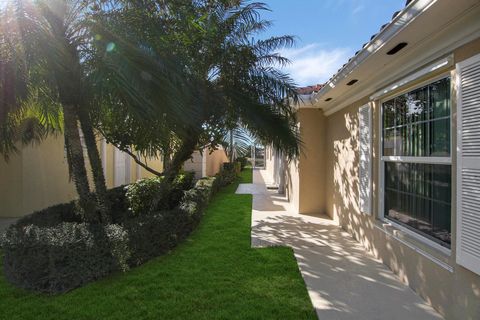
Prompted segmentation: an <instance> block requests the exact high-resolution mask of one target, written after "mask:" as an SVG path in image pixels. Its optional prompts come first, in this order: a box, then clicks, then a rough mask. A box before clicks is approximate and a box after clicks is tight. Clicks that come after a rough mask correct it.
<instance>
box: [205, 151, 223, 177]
mask: <svg viewBox="0 0 480 320" xmlns="http://www.w3.org/2000/svg"><path fill="white" fill-rule="evenodd" d="M204 155H205V157H206V175H207V177H213V176H214V175H216V174H217V173H218V172H220V170H221V169H222V166H223V164H224V163H225V162H229V160H228V157H227V155H226V154H225V150H223V149H217V150H214V151H213V152H212V153H210V152H209V151H208V150H205V151H204Z"/></svg>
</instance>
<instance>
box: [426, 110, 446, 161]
mask: <svg viewBox="0 0 480 320" xmlns="http://www.w3.org/2000/svg"><path fill="white" fill-rule="evenodd" d="M430 131H431V133H430V135H431V138H430V141H431V144H432V151H431V156H435V157H445V156H448V155H450V118H444V119H440V120H435V121H433V122H432V123H431V124H430Z"/></svg>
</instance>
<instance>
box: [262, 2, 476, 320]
mask: <svg viewBox="0 0 480 320" xmlns="http://www.w3.org/2000/svg"><path fill="white" fill-rule="evenodd" d="M316 89H317V90H311V91H317V92H312V93H311V94H310V96H309V97H308V98H307V99H304V102H303V103H301V104H300V105H299V106H298V109H297V115H298V128H299V130H300V134H301V138H302V141H303V143H304V149H303V153H302V154H301V156H300V158H299V159H298V161H295V162H292V163H286V162H285V161H284V160H283V159H282V157H281V155H280V154H278V153H277V152H275V151H273V150H269V151H268V152H267V170H268V171H269V172H270V173H271V174H272V180H274V181H278V184H279V185H280V184H281V183H280V181H284V187H283V188H284V189H285V192H286V194H287V195H288V198H289V201H290V203H291V207H292V209H293V210H294V211H296V212H298V213H301V214H327V215H329V216H330V217H331V218H332V219H334V220H335V221H338V223H339V224H340V225H341V226H342V227H343V228H344V229H345V230H347V231H348V232H349V233H350V234H352V235H353V236H354V237H355V238H356V239H357V240H358V241H359V242H361V243H362V244H363V245H364V246H365V248H366V249H367V250H368V251H370V252H371V253H372V254H373V255H375V256H376V257H377V258H379V259H380V260H382V261H383V263H385V264H386V265H388V266H389V267H390V268H391V269H392V270H393V271H394V272H395V273H396V274H398V275H399V277H400V278H401V279H402V280H403V281H404V282H405V283H407V284H408V285H410V287H411V288H412V289H413V290H415V291H416V292H417V293H418V294H420V295H421V296H422V297H423V298H424V299H425V300H426V301H428V302H429V303H431V304H432V306H433V307H434V308H435V309H437V310H438V311H439V312H440V313H441V314H442V315H444V316H445V318H446V319H480V1H478V0H455V1H450V0H437V1H434V0H417V1H415V0H414V1H407V6H406V7H405V8H404V9H403V10H402V11H401V12H398V13H396V14H395V15H394V17H393V19H392V21H391V22H390V23H388V24H386V25H384V26H382V28H381V30H380V31H379V33H378V34H376V35H374V36H372V38H371V40H370V41H369V42H367V43H366V44H365V45H364V46H363V48H362V49H361V50H360V51H358V52H357V53H356V54H355V56H354V57H352V58H351V59H350V60H349V61H348V62H347V63H346V64H345V65H344V66H343V67H342V68H341V69H340V70H339V71H338V73H336V74H334V75H333V76H332V77H331V79H330V80H329V81H328V82H327V83H326V84H325V85H324V86H323V87H321V88H316ZM302 94H306V93H305V92H302ZM275 157H278V158H279V159H274V158H275ZM280 176H281V177H282V178H280ZM366 298H367V299H368V297H366ZM378 303H379V304H381V303H382V301H378ZM398 303H400V304H401V303H402V301H398Z"/></svg>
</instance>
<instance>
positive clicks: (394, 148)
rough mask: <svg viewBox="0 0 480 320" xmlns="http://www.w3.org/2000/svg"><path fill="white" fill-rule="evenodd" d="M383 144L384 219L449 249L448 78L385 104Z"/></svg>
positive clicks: (449, 159) (449, 148) (449, 162)
mask: <svg viewBox="0 0 480 320" xmlns="http://www.w3.org/2000/svg"><path fill="white" fill-rule="evenodd" d="M382 143H383V147H382V149H383V154H382V155H383V156H382V165H383V167H382V168H383V174H384V181H383V183H384V194H383V208H384V212H383V215H384V217H385V218H387V219H390V220H392V221H394V222H396V223H398V224H400V225H402V226H404V227H407V228H409V229H411V230H413V231H415V232H417V233H419V234H421V235H423V236H425V237H427V238H429V239H431V240H433V241H435V242H437V243H439V244H441V245H442V246H444V247H447V248H450V238H451V179H452V173H451V172H452V170H451V158H450V153H451V143H450V78H449V77H446V78H443V79H441V80H438V81H435V82H433V83H431V84H429V85H427V86H424V87H421V88H418V89H415V90H413V91H410V92H408V93H405V94H402V95H400V96H397V97H395V98H393V99H391V100H388V101H385V102H384V103H383V104H382Z"/></svg>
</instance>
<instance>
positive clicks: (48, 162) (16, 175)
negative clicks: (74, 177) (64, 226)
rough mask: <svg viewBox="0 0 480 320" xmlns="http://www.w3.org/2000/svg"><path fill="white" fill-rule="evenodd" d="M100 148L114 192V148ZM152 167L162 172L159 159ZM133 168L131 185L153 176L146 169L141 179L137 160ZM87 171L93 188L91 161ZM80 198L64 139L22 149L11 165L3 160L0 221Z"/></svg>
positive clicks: (0, 165)
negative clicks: (72, 178)
mask: <svg viewBox="0 0 480 320" xmlns="http://www.w3.org/2000/svg"><path fill="white" fill-rule="evenodd" d="M98 148H99V151H100V155H101V156H102V157H103V155H106V160H105V163H106V170H105V171H106V175H105V180H106V184H107V188H112V187H113V185H114V181H113V180H114V147H113V146H112V145H109V144H107V145H106V152H105V153H103V152H102V142H101V141H99V143H98ZM148 164H149V165H150V166H152V167H153V168H155V169H156V170H158V171H162V162H161V161H160V160H159V159H150V160H149V161H148ZM130 166H131V168H130V182H134V181H135V180H137V179H139V178H144V177H149V176H152V174H150V173H148V172H147V171H146V170H144V169H142V170H141V171H140V175H138V170H137V164H136V163H135V162H134V161H133V160H131V162H130ZM87 170H88V176H89V180H90V186H91V188H93V184H92V181H91V180H92V179H91V170H90V169H89V166H88V159H87ZM76 197H77V195H76V191H75V187H74V185H73V183H72V182H70V181H69V175H68V167H67V162H66V158H65V151H64V138H63V136H62V135H58V136H50V137H48V138H47V139H45V140H44V141H43V142H42V143H40V144H36V145H28V146H25V147H21V148H20V151H19V152H18V153H16V154H13V155H11V157H10V159H9V161H8V162H7V161H5V160H4V159H3V157H2V158H0V217H21V216H23V215H26V214H29V213H31V212H33V211H36V210H40V209H43V208H46V207H49V206H52V205H55V204H59V203H63V202H68V201H71V200H73V199H75V198H76Z"/></svg>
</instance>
